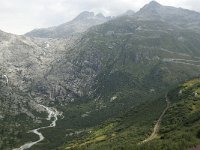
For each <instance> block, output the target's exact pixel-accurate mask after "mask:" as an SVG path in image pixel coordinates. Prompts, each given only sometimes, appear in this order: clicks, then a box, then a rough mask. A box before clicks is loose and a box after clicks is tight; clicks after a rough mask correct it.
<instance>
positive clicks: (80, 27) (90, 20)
mask: <svg viewBox="0 0 200 150" xmlns="http://www.w3.org/2000/svg"><path fill="white" fill-rule="evenodd" d="M108 20H110V17H105V16H104V15H103V14H101V13H99V14H97V15H95V14H94V12H88V11H84V12H82V13H80V14H79V15H78V16H77V17H75V18H74V19H73V20H72V21H70V22H67V23H64V24H61V25H59V26H55V27H50V28H44V29H35V30H32V31H31V32H28V33H26V34H25V35H26V36H30V37H39V38H65V37H67V36H69V35H72V34H77V33H82V32H84V31H86V30H87V29H88V28H90V27H92V26H95V25H99V24H102V23H104V22H106V21H108Z"/></svg>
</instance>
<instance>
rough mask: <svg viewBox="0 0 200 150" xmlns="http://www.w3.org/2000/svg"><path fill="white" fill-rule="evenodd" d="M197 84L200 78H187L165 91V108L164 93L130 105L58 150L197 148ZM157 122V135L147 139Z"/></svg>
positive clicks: (198, 142)
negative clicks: (153, 98) (138, 104)
mask: <svg viewBox="0 0 200 150" xmlns="http://www.w3.org/2000/svg"><path fill="white" fill-rule="evenodd" d="M199 85H200V79H199V78H196V79H193V80H189V81H187V82H185V83H183V84H181V85H179V86H178V87H176V88H173V89H172V90H170V91H169V92H168V93H167V99H168V101H169V102H170V105H168V107H166V106H167V104H166V102H165V97H164V94H163V98H159V99H157V100H154V101H150V102H146V103H144V104H141V105H140V106H138V107H134V108H131V109H130V111H128V112H127V113H125V114H124V115H122V116H120V117H119V118H116V119H112V120H110V121H107V122H105V123H104V124H101V125H100V126H97V127H94V128H90V129H89V131H90V134H88V135H86V136H85V137H83V138H81V139H80V140H78V141H73V142H72V144H66V146H64V147H62V148H60V149H73V150H79V149H87V150H90V149H91V150H95V149H102V150H103V149H138V150H143V149H145V150H160V149H162V150H180V149H181V150H188V149H198V148H199V145H200V139H199V129H200V126H199V121H200V117H199V113H200V111H199V106H200V99H199ZM166 108H167V109H166ZM163 112H164V113H163ZM161 114H163V115H161ZM159 115H161V116H162V118H159ZM158 121H160V125H159V127H158V129H157V130H158V132H157V134H156V135H155V136H154V138H151V139H150V138H148V137H150V135H151V134H152V133H153V132H154V129H153V128H155V126H156V125H157V123H158ZM145 139H146V140H145ZM147 139H148V140H147Z"/></svg>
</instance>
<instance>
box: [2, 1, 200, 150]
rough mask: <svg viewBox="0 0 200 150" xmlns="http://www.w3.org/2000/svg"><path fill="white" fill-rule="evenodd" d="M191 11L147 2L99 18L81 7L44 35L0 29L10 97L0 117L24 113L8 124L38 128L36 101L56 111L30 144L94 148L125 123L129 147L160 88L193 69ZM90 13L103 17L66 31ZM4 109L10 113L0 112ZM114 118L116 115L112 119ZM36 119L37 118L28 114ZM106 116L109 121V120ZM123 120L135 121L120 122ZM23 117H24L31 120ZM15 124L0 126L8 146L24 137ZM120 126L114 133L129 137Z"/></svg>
mask: <svg viewBox="0 0 200 150" xmlns="http://www.w3.org/2000/svg"><path fill="white" fill-rule="evenodd" d="M182 14H184V15H182ZM195 17H196V18H198V17H200V14H199V13H197V12H193V11H189V10H184V9H181V8H173V7H166V6H162V5H160V4H158V3H156V2H151V3H149V4H147V5H146V6H144V7H143V8H142V9H141V10H140V11H139V12H137V13H132V12H131V13H128V14H127V15H122V16H119V17H116V18H115V19H112V20H109V21H107V22H105V17H103V16H102V15H97V16H94V14H93V13H88V12H86V13H83V14H81V15H80V16H79V17H77V18H75V19H74V20H73V21H72V22H70V23H68V24H65V25H66V26H65V25H61V26H63V28H62V27H61V28H60V29H58V30H59V32H57V31H58V30H57V27H55V28H52V29H53V30H54V31H55V32H54V31H53V33H52V32H49V29H47V31H48V34H46V33H45V34H43V31H40V30H38V31H37V33H36V35H29V36H16V35H12V34H7V33H4V32H0V45H1V46H0V55H1V56H2V57H1V59H0V64H2V65H1V76H2V78H1V82H2V84H3V86H2V92H1V93H4V92H5V91H11V92H8V93H10V95H12V96H13V97H14V98H13V99H15V101H14V103H13V102H12V99H9V98H7V101H5V99H6V96H5V98H2V99H1V103H0V104H1V108H3V109H1V110H0V114H1V120H2V121H3V122H4V123H5V124H9V123H10V122H12V121H11V120H12V119H13V118H12V115H13V114H14V116H15V115H16V114H17V115H22V114H23V115H25V116H26V117H27V118H26V119H23V118H21V117H19V119H18V120H17V121H16V122H17V123H16V126H17V125H18V124H20V125H21V126H18V127H21V128H20V129H23V130H24V133H23V131H21V130H20V131H21V132H22V133H23V135H25V136H31V134H25V132H26V131H28V130H29V129H31V128H33V127H38V126H45V125H43V124H45V123H46V122H45V121H44V120H42V117H43V116H45V114H44V113H42V110H40V109H41V108H39V107H38V104H40V103H42V104H45V105H48V106H51V107H56V108H57V109H58V111H60V112H62V113H63V116H64V117H59V118H58V121H57V126H56V127H55V128H53V129H44V130H42V131H41V133H42V134H43V135H44V137H45V140H44V141H43V142H41V143H40V144H37V145H35V146H33V147H32V148H31V149H41V150H46V149H49V150H50V149H52V150H53V149H56V148H58V147H61V149H62V148H66V147H68V148H69V149H70V148H74V147H76V146H77V145H78V146H80V145H79V144H80V143H82V144H83V143H84V144H83V147H84V146H86V147H84V148H87V147H88V146H90V145H91V149H95V148H96V147H98V148H99V147H101V143H100V145H98V144H97V143H98V142H101V141H107V140H113V139H114V140H116V141H118V140H119V139H118V138H116V139H115V134H116V133H115V132H113V130H116V132H118V131H121V130H122V129H125V128H126V129H128V130H126V131H128V132H129V133H130V134H133V135H134V136H135V138H133V139H131V140H132V144H131V146H135V145H137V143H138V142H139V141H141V140H142V139H144V138H145V137H146V134H147V133H148V131H149V128H151V126H152V123H153V122H154V121H155V120H156V119H157V118H158V117H159V116H160V113H161V112H162V111H163V109H164V108H165V101H163V99H162V98H163V95H165V93H166V91H168V90H169V89H170V88H171V87H172V86H176V85H177V84H179V83H180V82H182V81H184V80H187V79H189V78H192V77H194V76H198V75H199V73H200V67H199V66H200V51H199V48H200V34H199V32H198V28H199V27H198V21H197V20H195V19H194V18H195ZM91 18H92V20H93V21H94V20H96V18H104V19H100V20H101V21H102V20H104V21H103V22H104V23H103V22H101V23H103V24H99V23H98V24H99V25H96V24H95V25H96V26H93V25H94V24H93V21H92V22H89V21H87V23H89V25H90V27H91V28H89V29H88V30H87V31H85V32H84V33H81V34H78V32H82V31H83V30H82V29H81V30H79V29H74V30H75V31H76V32H77V34H74V33H73V34H71V33H69V34H68V31H67V30H68V27H69V26H70V25H72V24H73V23H74V22H79V23H80V22H82V21H83V22H85V21H86V20H87V19H89V20H90V19H91ZM94 18H95V19H94ZM176 18H178V19H176ZM85 19H86V20H85ZM106 20H107V19H106ZM172 20H173V22H172ZM186 22H189V23H190V24H191V25H189V24H188V23H187V24H186ZM68 25H69V26H68ZM83 25H84V23H83ZM65 27H66V28H65ZM74 27H75V28H76V26H74ZM87 27H88V26H87ZM58 28H59V27H58ZM65 29H66V30H65ZM84 30H86V28H85V27H84ZM60 31H62V34H60V33H61V32H60ZM45 32H46V29H45ZM54 33H55V34H54ZM70 34H71V35H70ZM32 36H33V37H32ZM35 36H36V37H41V38H34V37H35ZM44 37H48V38H44ZM15 93H16V94H15ZM7 95H9V94H7ZM15 95H19V96H20V98H18V97H19V96H15ZM8 103H9V107H8ZM27 103H28V105H27ZM151 106H152V107H151ZM154 106H155V107H154ZM8 108H11V110H13V111H10V112H9V113H8V117H5V116H6V115H5V114H6V110H7V109H8ZM152 108H153V109H152ZM22 110H26V111H22ZM153 110H157V111H155V112H154V111H153ZM127 111H128V112H127ZM129 111H130V112H131V113H129ZM13 112H14V113H13ZM149 112H152V113H149ZM30 113H31V114H32V115H29V114H30ZM124 114H125V116H124ZM146 114H147V115H146ZM126 115H128V116H127V117H126ZM118 116H121V117H122V121H119V122H117V123H116V122H115V119H116V117H118ZM37 117H38V118H39V119H35V120H38V121H35V120H34V119H32V118H37ZM7 118H11V119H7ZM112 118H114V123H111V124H110V120H112ZM123 118H124V119H123ZM126 119H127V120H133V122H131V124H133V123H134V122H135V123H136V125H135V124H133V126H130V124H126ZM28 120H32V122H31V121H29V122H31V124H28V123H27V121H28ZM124 120H125V121H124ZM102 122H104V123H103V124H102ZM107 123H108V124H107ZM118 123H119V124H120V125H119V124H118ZM23 125H26V127H24V126H23ZM104 125H106V126H104ZM116 125H117V127H116ZM118 125H119V126H118ZM99 126H103V127H105V128H106V129H105V130H106V132H104V130H103V131H102V130H101V129H100V131H99V130H97V131H96V130H95V129H96V128H98V129H99ZM115 127H116V128H115ZM139 127H141V128H139ZM3 130H7V129H3ZM18 130H19V128H17V127H10V132H9V134H7V135H6V132H4V134H3V135H4V137H6V136H7V137H9V136H10V135H12V134H13V137H15V138H14V139H15V140H13V139H12V138H11V139H10V138H8V139H7V141H6V140H5V142H4V143H7V144H5V145H4V147H6V148H7V149H11V148H14V147H16V146H19V145H20V144H22V143H23V142H27V141H26V140H24V139H23V137H25V136H23V137H20V136H17V134H14V133H16V132H17V131H18ZM107 131H109V132H107ZM102 132H103V134H102ZM128 132H123V133H122V134H121V133H120V135H119V134H117V136H119V137H120V138H123V137H126V135H127V136H129V133H128ZM104 133H105V134H106V135H105V134H104ZM52 135H54V136H52ZM131 137H133V136H131ZM1 138H3V137H1ZM35 138H37V137H35ZM91 138H92V140H91ZM84 139H86V141H85V140H84ZM73 140H76V141H78V143H75V144H74V141H73ZM79 140H81V141H79ZM129 140H130V139H129ZM66 141H67V142H66ZM10 142H11V143H12V144H9V143H10ZM123 142H125V141H123ZM93 144H97V145H93ZM106 144H107V143H106ZM63 145H64V146H63ZM102 145H103V146H105V147H102V148H108V147H106V145H104V143H103V144H102ZM123 145H125V144H123ZM116 146H119V145H116ZM131 146H130V147H131ZM81 148H82V147H81ZM117 148H119V147H117ZM125 148H127V149H128V148H129V145H127V147H125ZM88 149H89V148H88Z"/></svg>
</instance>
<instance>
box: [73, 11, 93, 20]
mask: <svg viewBox="0 0 200 150" xmlns="http://www.w3.org/2000/svg"><path fill="white" fill-rule="evenodd" d="M94 16H95V15H94V12H89V11H84V12H82V13H80V14H79V15H78V16H77V17H76V18H75V19H74V20H82V19H87V18H89V17H94Z"/></svg>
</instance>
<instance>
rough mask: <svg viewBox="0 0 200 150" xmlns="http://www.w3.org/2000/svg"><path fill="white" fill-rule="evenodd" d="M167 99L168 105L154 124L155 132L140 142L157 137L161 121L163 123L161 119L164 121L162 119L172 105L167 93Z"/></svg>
mask: <svg viewBox="0 0 200 150" xmlns="http://www.w3.org/2000/svg"><path fill="white" fill-rule="evenodd" d="M165 101H166V103H167V106H166V108H165V109H164V110H163V112H162V114H161V115H160V117H159V119H158V120H157V122H156V124H155V126H154V128H153V132H152V133H151V135H150V136H149V137H148V138H146V139H145V140H144V141H142V142H140V143H139V144H142V143H146V142H149V141H151V140H153V139H155V138H156V137H157V135H158V132H159V129H160V123H161V121H162V119H163V116H164V115H165V113H166V111H167V110H168V109H169V107H170V101H169V99H168V97H167V94H166V96H165Z"/></svg>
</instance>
